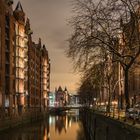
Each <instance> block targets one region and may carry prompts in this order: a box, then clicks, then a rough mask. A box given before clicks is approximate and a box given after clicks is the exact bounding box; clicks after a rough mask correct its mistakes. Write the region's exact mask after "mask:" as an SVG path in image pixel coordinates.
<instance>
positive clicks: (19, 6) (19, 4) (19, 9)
mask: <svg viewBox="0 0 140 140" xmlns="http://www.w3.org/2000/svg"><path fill="white" fill-rule="evenodd" d="M16 10H17V11H21V12H23V8H22V5H21V3H20V1H19V2H18V3H17V6H16V9H15V11H16Z"/></svg>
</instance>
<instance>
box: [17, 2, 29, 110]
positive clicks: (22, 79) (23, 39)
mask: <svg viewBox="0 0 140 140" xmlns="http://www.w3.org/2000/svg"><path fill="white" fill-rule="evenodd" d="M14 17H15V36H16V42H15V45H16V46H15V75H16V81H15V89H16V96H17V105H18V111H20V112H21V111H22V109H23V108H24V107H25V96H26V94H28V90H27V88H26V83H27V74H26V70H27V59H28V56H27V52H28V46H27V42H28V38H27V35H26V33H25V13H24V11H23V9H22V6H21V4H20V2H18V4H17V6H16V9H15V11H14Z"/></svg>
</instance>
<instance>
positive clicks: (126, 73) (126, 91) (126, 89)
mask: <svg viewBox="0 0 140 140" xmlns="http://www.w3.org/2000/svg"><path fill="white" fill-rule="evenodd" d="M128 72H129V71H128V69H125V70H124V95H125V104H126V110H127V109H128V108H129V107H130V100H129V89H128Z"/></svg>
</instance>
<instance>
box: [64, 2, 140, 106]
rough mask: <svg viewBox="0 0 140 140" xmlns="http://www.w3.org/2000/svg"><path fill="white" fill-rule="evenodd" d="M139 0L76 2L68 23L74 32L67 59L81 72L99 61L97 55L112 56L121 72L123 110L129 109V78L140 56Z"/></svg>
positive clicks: (70, 40)
mask: <svg viewBox="0 0 140 140" xmlns="http://www.w3.org/2000/svg"><path fill="white" fill-rule="evenodd" d="M139 3H140V0H100V1H95V0H75V2H74V12H75V15H74V17H73V18H72V20H71V25H72V26H73V29H74V32H73V34H72V36H71V38H70V39H69V48H68V51H67V52H68V56H69V57H71V58H72V59H73V60H74V62H75V65H76V66H78V67H79V68H80V69H82V70H86V68H88V66H91V65H93V64H94V63H93V62H94V61H95V60H96V61H102V59H101V58H100V57H98V52H100V51H101V50H102V49H103V50H105V51H106V52H109V53H111V55H112V56H113V57H112V59H113V62H119V63H120V65H121V66H122V68H123V71H124V94H125V101H126V109H127V108H129V106H130V101H129V92H128V75H129V70H130V68H131V67H132V65H133V64H134V63H135V62H136V60H137V58H138V56H139V55H140V36H139V18H140V13H139V12H140V8H139Z"/></svg>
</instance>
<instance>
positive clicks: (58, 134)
mask: <svg viewBox="0 0 140 140" xmlns="http://www.w3.org/2000/svg"><path fill="white" fill-rule="evenodd" d="M0 140H85V138H84V132H83V128H82V124H81V123H80V122H79V115H78V111H77V110H74V111H73V110H72V111H69V112H67V113H64V114H60V115H53V116H48V117H47V118H46V119H45V120H44V121H41V122H37V123H33V124H28V125H26V126H24V127H22V128H18V129H12V130H10V131H7V132H4V133H1V134H0Z"/></svg>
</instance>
